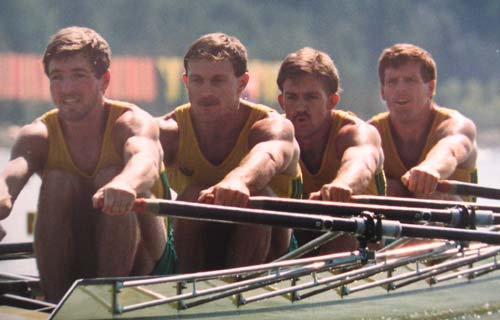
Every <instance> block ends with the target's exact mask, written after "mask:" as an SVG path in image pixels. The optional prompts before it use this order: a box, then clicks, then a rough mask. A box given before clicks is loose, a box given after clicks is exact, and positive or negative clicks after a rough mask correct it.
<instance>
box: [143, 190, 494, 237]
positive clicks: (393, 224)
mask: <svg viewBox="0 0 500 320" xmlns="http://www.w3.org/2000/svg"><path fill="white" fill-rule="evenodd" d="M134 210H135V211H137V212H151V213H155V214H160V215H168V216H173V217H180V218H188V219H198V220H207V221H214V222H226V223H227V222H229V223H249V224H259V225H270V226H276V227H283V228H297V229H305V230H311V231H344V232H350V233H355V234H357V235H361V236H363V235H368V234H370V235H374V234H378V233H380V235H384V236H387V237H395V238H398V237H400V236H405V237H417V238H430V239H448V240H459V241H481V242H484V243H489V244H500V233H497V232H489V231H478V230H464V229H453V228H444V227H434V226H419V225H410V224H402V223H400V222H399V221H391V220H380V219H376V221H375V220H372V219H370V218H369V215H365V216H364V217H354V218H349V219H347V218H333V217H329V216H320V215H311V214H299V213H290V212H276V211H269V210H255V209H243V208H235V207H225V206H216V205H204V204H196V203H190V202H183V201H171V200H157V199H140V200H138V201H137V202H136V205H135V206H134Z"/></svg>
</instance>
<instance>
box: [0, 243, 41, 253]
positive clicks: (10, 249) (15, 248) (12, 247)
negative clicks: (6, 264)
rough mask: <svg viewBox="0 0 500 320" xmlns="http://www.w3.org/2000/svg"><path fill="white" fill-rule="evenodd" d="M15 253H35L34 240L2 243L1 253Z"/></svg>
mask: <svg viewBox="0 0 500 320" xmlns="http://www.w3.org/2000/svg"><path fill="white" fill-rule="evenodd" d="M13 253H33V242H16V243H2V244H0V255H6V254H13Z"/></svg>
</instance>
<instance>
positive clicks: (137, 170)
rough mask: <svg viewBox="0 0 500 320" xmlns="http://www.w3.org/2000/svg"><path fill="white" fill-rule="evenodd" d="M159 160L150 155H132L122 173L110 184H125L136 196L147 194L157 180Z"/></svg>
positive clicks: (140, 153) (141, 153) (142, 153)
mask: <svg viewBox="0 0 500 320" xmlns="http://www.w3.org/2000/svg"><path fill="white" fill-rule="evenodd" d="M159 173H160V164H159V160H158V159H155V158H153V157H152V156H151V155H150V154H148V153H144V152H139V153H136V154H134V155H132V156H131V157H130V158H129V159H128V161H127V163H126V164H125V167H124V168H123V170H122V172H120V174H118V175H117V176H116V177H114V178H113V180H112V181H111V182H110V183H121V184H125V185H127V186H128V187H130V188H131V189H133V190H134V191H135V192H136V194H137V195H140V194H146V193H148V192H149V191H150V190H151V188H152V187H153V185H154V183H155V181H156V180H157V179H158V178H159Z"/></svg>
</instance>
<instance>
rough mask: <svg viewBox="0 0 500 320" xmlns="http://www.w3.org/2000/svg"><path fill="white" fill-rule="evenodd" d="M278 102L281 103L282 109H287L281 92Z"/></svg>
mask: <svg viewBox="0 0 500 320" xmlns="http://www.w3.org/2000/svg"><path fill="white" fill-rule="evenodd" d="M278 103H279V104H280V107H281V110H283V111H285V112H286V110H285V107H284V104H283V94H281V93H280V95H279V96H278Z"/></svg>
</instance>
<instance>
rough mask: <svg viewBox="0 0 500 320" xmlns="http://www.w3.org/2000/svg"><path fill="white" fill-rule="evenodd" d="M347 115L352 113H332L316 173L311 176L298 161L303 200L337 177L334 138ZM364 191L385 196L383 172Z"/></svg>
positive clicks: (338, 166) (337, 111) (337, 159)
mask: <svg viewBox="0 0 500 320" xmlns="http://www.w3.org/2000/svg"><path fill="white" fill-rule="evenodd" d="M349 114H350V115H352V113H349V112H346V111H342V110H335V112H333V113H332V126H331V129H330V135H329V137H328V142H327V144H326V149H325V152H324V153H323V159H322V160H321V166H320V168H319V170H318V171H317V172H316V173H314V174H312V173H311V172H310V171H309V170H308V169H307V167H306V165H305V164H304V163H303V162H302V160H300V169H301V170H302V179H303V181H304V182H303V183H304V186H303V197H304V198H306V199H307V198H308V197H309V194H310V193H311V192H316V191H318V190H319V189H321V187H322V186H323V185H325V184H326V183H330V182H332V181H333V180H334V179H335V177H336V176H337V171H338V170H339V168H340V159H339V158H338V157H337V154H336V152H335V138H336V137H337V134H338V132H339V130H340V128H341V126H342V122H343V121H344V119H345V118H346V117H347V116H348V115H349ZM365 191H366V192H365V193H364V194H370V195H385V176H384V174H383V172H379V173H377V174H376V175H375V177H374V178H373V179H372V181H371V182H370V184H369V185H368V188H367V189H366V190H365Z"/></svg>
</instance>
